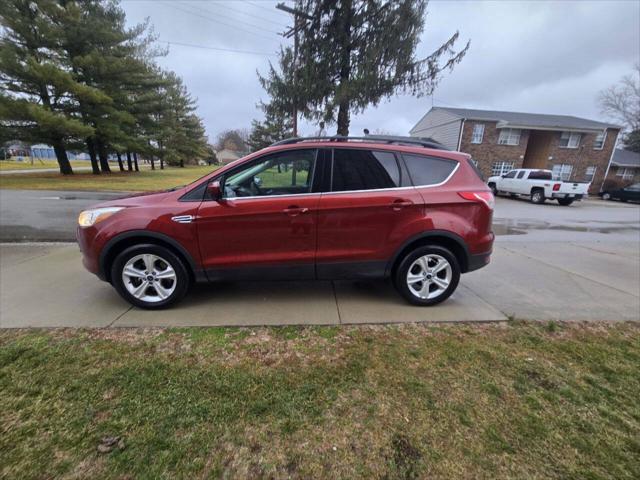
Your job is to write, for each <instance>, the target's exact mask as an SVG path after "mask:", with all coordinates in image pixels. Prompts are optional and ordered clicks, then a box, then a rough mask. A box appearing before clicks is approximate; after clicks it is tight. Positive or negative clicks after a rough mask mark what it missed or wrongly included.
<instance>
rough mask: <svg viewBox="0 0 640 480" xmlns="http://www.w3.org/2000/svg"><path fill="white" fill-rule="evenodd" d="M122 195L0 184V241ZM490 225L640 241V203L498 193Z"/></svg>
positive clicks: (568, 237)
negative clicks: (539, 201)
mask: <svg viewBox="0 0 640 480" xmlns="http://www.w3.org/2000/svg"><path fill="white" fill-rule="evenodd" d="M124 195H126V194H124V193H122V192H118V193H108V192H67V191H49V190H2V189H0V242H16V241H23V242H24V241H37V242H47V241H57V242H65V241H66V242H69V241H75V230H76V220H77V218H78V213H80V211H81V210H83V209H85V208H87V207H89V206H91V205H93V204H95V203H99V202H102V201H105V200H112V199H115V198H119V197H122V196H124ZM494 231H495V232H496V235H497V241H498V242H500V241H515V242H538V241H567V242H570V241H586V242H591V241H593V242H615V241H622V242H627V241H638V242H640V205H637V204H636V205H634V204H625V203H620V202H604V201H602V200H587V201H583V202H578V203H574V204H573V205H571V206H569V207H562V206H560V205H558V204H557V203H556V202H547V203H546V204H544V205H533V204H531V203H530V202H528V201H526V200H519V199H511V198H498V199H497V202H496V210H495V214H494Z"/></svg>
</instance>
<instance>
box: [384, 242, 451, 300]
mask: <svg viewBox="0 0 640 480" xmlns="http://www.w3.org/2000/svg"><path fill="white" fill-rule="evenodd" d="M425 255H438V256H440V257H442V258H444V259H445V260H446V261H447V262H448V263H449V266H450V267H451V280H450V282H449V286H448V287H447V288H446V289H445V290H444V291H443V292H442V293H440V294H439V295H437V296H436V297H434V298H428V299H427V298H420V297H418V296H417V294H414V293H413V292H412V291H411V289H410V287H409V285H408V283H407V275H408V274H409V269H410V268H411V267H412V265H413V263H414V262H415V261H416V260H418V259H419V258H420V257H423V256H425ZM393 280H394V285H395V287H396V290H398V292H399V293H400V295H402V296H403V297H404V299H405V300H407V301H408V302H409V303H411V304H413V305H418V306H421V307H428V306H430V305H435V304H437V303H440V302H443V301H445V300H446V299H447V298H449V297H450V296H451V294H452V293H453V292H454V291H455V289H456V288H457V287H458V282H459V281H460V264H459V263H458V259H457V258H456V256H455V255H454V254H453V253H451V251H449V250H448V249H446V248H444V247H440V246H438V245H427V246H424V247H418V248H416V249H415V250H412V251H410V252H409V253H407V254H406V255H405V256H404V258H402V259H401V260H400V263H399V264H398V267H397V268H396V270H395V274H394V277H393Z"/></svg>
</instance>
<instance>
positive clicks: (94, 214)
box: [78, 207, 124, 227]
mask: <svg viewBox="0 0 640 480" xmlns="http://www.w3.org/2000/svg"><path fill="white" fill-rule="evenodd" d="M122 209H124V207H106V208H95V209H93V210H85V211H83V212H80V216H79V217H78V225H80V226H81V227H90V226H91V225H94V224H96V223H98V222H101V221H102V220H104V219H105V218H108V217H110V216H111V215H113V214H114V213H116V212H119V211H120V210H122Z"/></svg>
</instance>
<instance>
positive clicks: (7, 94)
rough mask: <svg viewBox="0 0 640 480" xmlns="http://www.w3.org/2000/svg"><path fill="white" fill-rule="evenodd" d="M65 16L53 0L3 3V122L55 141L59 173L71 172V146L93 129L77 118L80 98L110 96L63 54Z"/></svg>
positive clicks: (21, 134)
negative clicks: (76, 73)
mask: <svg viewBox="0 0 640 480" xmlns="http://www.w3.org/2000/svg"><path fill="white" fill-rule="evenodd" d="M63 15H64V9H61V8H60V5H59V3H58V2H56V1H54V0H41V1H38V2H37V3H36V2H33V1H26V0H4V1H3V2H0V21H1V24H2V27H3V30H4V32H3V36H2V38H1V39H0V89H1V92H2V95H0V115H1V116H0V121H1V122H2V125H3V128H9V129H11V130H12V131H13V132H14V133H15V138H19V139H23V140H26V141H29V142H45V143H48V144H50V145H52V146H53V149H54V151H55V154H56V158H57V160H58V165H59V168H60V173H62V174H71V173H73V170H72V168H71V164H70V163H69V159H68V156H67V151H66V149H67V146H68V145H69V143H74V142H75V143H76V144H77V142H78V141H79V139H81V138H83V137H86V136H88V135H91V134H92V133H93V128H92V127H91V126H88V125H85V124H84V123H83V122H82V120H81V118H80V117H79V116H78V104H77V100H78V99H82V100H83V101H91V102H102V101H105V100H106V96H105V95H104V94H103V93H102V92H100V91H99V90H98V89H95V88H92V87H89V86H87V85H84V84H82V83H80V82H78V81H77V80H76V79H75V78H74V77H73V75H72V72H71V69H70V65H69V64H68V62H66V61H65V58H64V56H63V55H61V53H60V48H59V46H60V42H61V39H62V38H63V36H64V26H63V25H62V24H61V23H62V17H63Z"/></svg>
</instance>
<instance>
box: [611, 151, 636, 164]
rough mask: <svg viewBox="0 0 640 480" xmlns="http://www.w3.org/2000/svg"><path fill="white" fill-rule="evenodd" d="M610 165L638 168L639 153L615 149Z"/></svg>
mask: <svg viewBox="0 0 640 480" xmlns="http://www.w3.org/2000/svg"><path fill="white" fill-rule="evenodd" d="M611 164H612V165H616V166H618V167H640V153H636V152H632V151H631V150H622V149H621V148H616V151H615V152H613V158H612V159H611Z"/></svg>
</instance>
